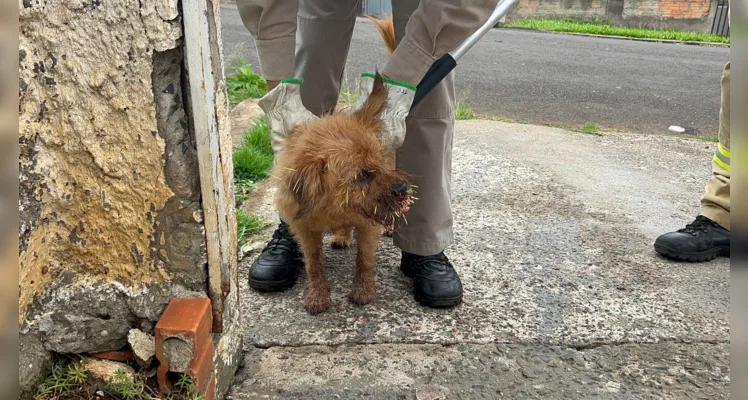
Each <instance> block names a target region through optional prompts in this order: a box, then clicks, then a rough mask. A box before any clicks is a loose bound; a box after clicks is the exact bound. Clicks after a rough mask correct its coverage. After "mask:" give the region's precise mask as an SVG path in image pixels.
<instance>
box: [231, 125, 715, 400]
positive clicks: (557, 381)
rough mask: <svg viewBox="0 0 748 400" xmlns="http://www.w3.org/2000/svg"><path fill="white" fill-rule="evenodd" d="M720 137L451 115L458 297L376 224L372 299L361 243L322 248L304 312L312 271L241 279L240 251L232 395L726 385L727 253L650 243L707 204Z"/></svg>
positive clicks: (664, 391) (681, 392)
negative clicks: (690, 260) (326, 300)
mask: <svg viewBox="0 0 748 400" xmlns="http://www.w3.org/2000/svg"><path fill="white" fill-rule="evenodd" d="M715 146H716V143H711V142H705V141H699V140H693V139H680V138H674V137H666V136H649V135H634V134H612V133H611V134H604V135H603V136H595V135H587V134H581V133H573V132H567V131H564V130H560V129H556V128H548V127H538V126H532V125H522V124H509V123H502V122H492V121H478V120H473V121H458V122H457V133H456V137H455V143H454V155H453V160H454V161H453V206H454V214H455V215H454V216H455V230H456V242H455V243H454V245H452V246H451V247H450V248H449V249H448V252H447V253H448V255H449V256H450V258H451V259H452V260H453V262H454V263H455V266H456V268H457V270H458V271H459V273H460V276H461V277H462V280H463V284H464V286H465V301H464V304H463V305H461V306H460V307H458V308H455V309H450V310H432V309H427V308H424V307H421V306H419V305H418V304H417V303H416V302H415V301H414V300H413V298H412V295H411V289H410V282H409V280H408V279H407V278H405V277H404V276H402V274H401V273H400V272H399V268H398V265H399V251H398V250H397V249H396V248H394V247H393V246H392V244H391V240H389V239H386V238H383V239H382V244H381V246H380V249H379V253H378V269H377V290H378V299H377V301H376V302H375V303H374V304H371V305H368V306H364V307H357V306H353V305H351V304H349V303H348V302H347V300H346V298H345V295H346V294H347V290H348V286H349V283H350V280H351V275H352V272H353V264H354V258H355V248H354V249H349V250H342V251H341V250H336V251H333V250H330V249H329V247H328V248H327V249H326V250H327V258H326V263H327V268H328V273H329V276H330V277H331V279H332V280H333V282H334V286H333V307H332V308H331V309H330V310H329V311H327V312H325V313H324V314H321V315H318V316H310V315H308V314H307V313H306V312H305V311H304V309H303V308H302V306H301V298H302V295H303V291H304V286H305V284H306V278H305V276H304V275H303V276H302V278H301V279H300V280H299V281H298V283H297V284H296V286H295V287H294V288H292V289H291V290H289V291H287V292H284V293H277V294H260V293H256V292H254V291H251V290H250V289H249V288H248V287H247V286H246V274H247V271H248V269H249V265H250V264H251V262H252V261H253V260H254V258H255V257H256V255H257V253H258V251H254V252H252V253H250V254H249V255H248V256H246V257H245V258H244V259H243V260H242V269H241V271H242V274H243V275H242V276H241V278H240V282H241V284H242V285H244V286H243V287H242V288H241V290H242V292H241V297H242V301H243V305H242V307H243V316H244V320H245V324H246V336H245V348H246V349H247V353H246V357H245V366H244V368H243V369H242V371H240V373H239V375H238V376H237V382H236V384H235V386H234V387H233V389H232V390H231V393H230V396H231V397H233V398H234V399H255V398H277V399H286V398H289V399H297V398H298V399H302V398H303V399H332V398H341V399H357V398H361V397H362V396H365V395H368V397H369V398H373V399H390V398H392V399H400V398H403V399H410V398H417V399H437V398H448V399H457V398H462V399H478V398H487V399H495V398H508V399H515V398H517V399H519V398H538V397H544V398H574V399H581V398H590V399H592V398H595V399H600V398H727V397H729V384H730V382H729V372H730V370H729V365H730V364H729V362H730V361H729V337H730V336H729V335H730V324H729V315H728V313H729V311H728V310H729V283H730V281H729V259H717V260H715V261H713V262H710V263H704V264H684V263H674V262H670V261H667V260H664V259H662V258H660V257H659V256H657V254H656V253H655V252H654V250H653V248H652V243H653V241H654V239H655V237H656V236H657V235H659V234H661V233H664V232H666V231H670V230H674V229H677V228H680V227H682V226H683V225H684V224H685V223H687V222H690V221H691V220H692V219H693V218H694V216H696V215H697V214H698V201H699V198H700V197H701V194H702V193H703V190H704V183H705V182H706V179H707V178H708V176H709V174H710V161H711V158H712V154H713V151H714V148H715ZM263 193H264V195H262V194H263ZM271 195H272V190H261V191H260V194H259V195H258V196H256V198H255V199H254V200H253V202H252V203H253V204H252V205H251V207H252V208H253V211H255V212H260V213H266V215H269V217H270V218H273V214H272V206H271V205H270V201H271ZM268 212H269V214H267V213H268ZM265 239H266V238H258V241H257V245H258V246H261V245H262V244H263V242H264V240H265ZM258 246H256V247H258Z"/></svg>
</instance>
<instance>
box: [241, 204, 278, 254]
mask: <svg viewBox="0 0 748 400" xmlns="http://www.w3.org/2000/svg"><path fill="white" fill-rule="evenodd" d="M236 225H237V235H236V237H237V242H238V243H239V245H240V246H241V244H242V243H244V241H245V240H246V239H247V238H248V237H249V236H252V235H253V234H255V233H257V232H259V231H261V230H263V229H265V228H267V227H268V226H270V223H269V222H266V221H263V220H262V219H261V218H260V217H258V216H256V215H251V214H247V213H246V212H244V210H242V209H240V208H237V209H236Z"/></svg>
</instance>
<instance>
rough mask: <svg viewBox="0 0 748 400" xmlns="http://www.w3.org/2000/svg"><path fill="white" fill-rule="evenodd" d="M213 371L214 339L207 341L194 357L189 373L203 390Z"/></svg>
mask: <svg viewBox="0 0 748 400" xmlns="http://www.w3.org/2000/svg"><path fill="white" fill-rule="evenodd" d="M212 372H213V340H209V341H207V342H205V344H204V345H203V348H202V351H201V352H200V354H199V355H198V356H197V357H195V358H193V359H192V362H190V368H189V370H188V371H187V374H188V375H189V376H190V377H192V381H193V382H195V385H196V386H197V387H198V389H200V390H201V391H202V390H204V389H205V385H207V384H208V382H209V381H208V380H209V378H210V377H211V374H212Z"/></svg>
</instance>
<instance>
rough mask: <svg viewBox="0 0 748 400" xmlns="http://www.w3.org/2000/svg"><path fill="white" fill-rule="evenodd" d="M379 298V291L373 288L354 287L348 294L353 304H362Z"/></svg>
mask: <svg viewBox="0 0 748 400" xmlns="http://www.w3.org/2000/svg"><path fill="white" fill-rule="evenodd" d="M376 299H377V292H376V291H375V290H373V289H364V288H361V287H357V288H353V290H351V293H349V294H348V300H349V301H350V302H351V303H353V304H358V305H360V306H362V305H364V304H369V303H372V302H373V301H374V300H376Z"/></svg>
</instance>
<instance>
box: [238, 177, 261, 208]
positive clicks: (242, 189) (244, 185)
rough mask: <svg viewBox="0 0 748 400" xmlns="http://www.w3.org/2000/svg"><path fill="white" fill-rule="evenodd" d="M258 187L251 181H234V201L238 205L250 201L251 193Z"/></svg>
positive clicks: (239, 179)
mask: <svg viewBox="0 0 748 400" xmlns="http://www.w3.org/2000/svg"><path fill="white" fill-rule="evenodd" d="M256 187H257V185H255V183H254V181H252V180H250V179H241V178H235V179H234V199H236V202H237V203H241V202H242V201H244V200H247V199H249V192H251V191H253V190H254V189H255V188H256Z"/></svg>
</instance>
